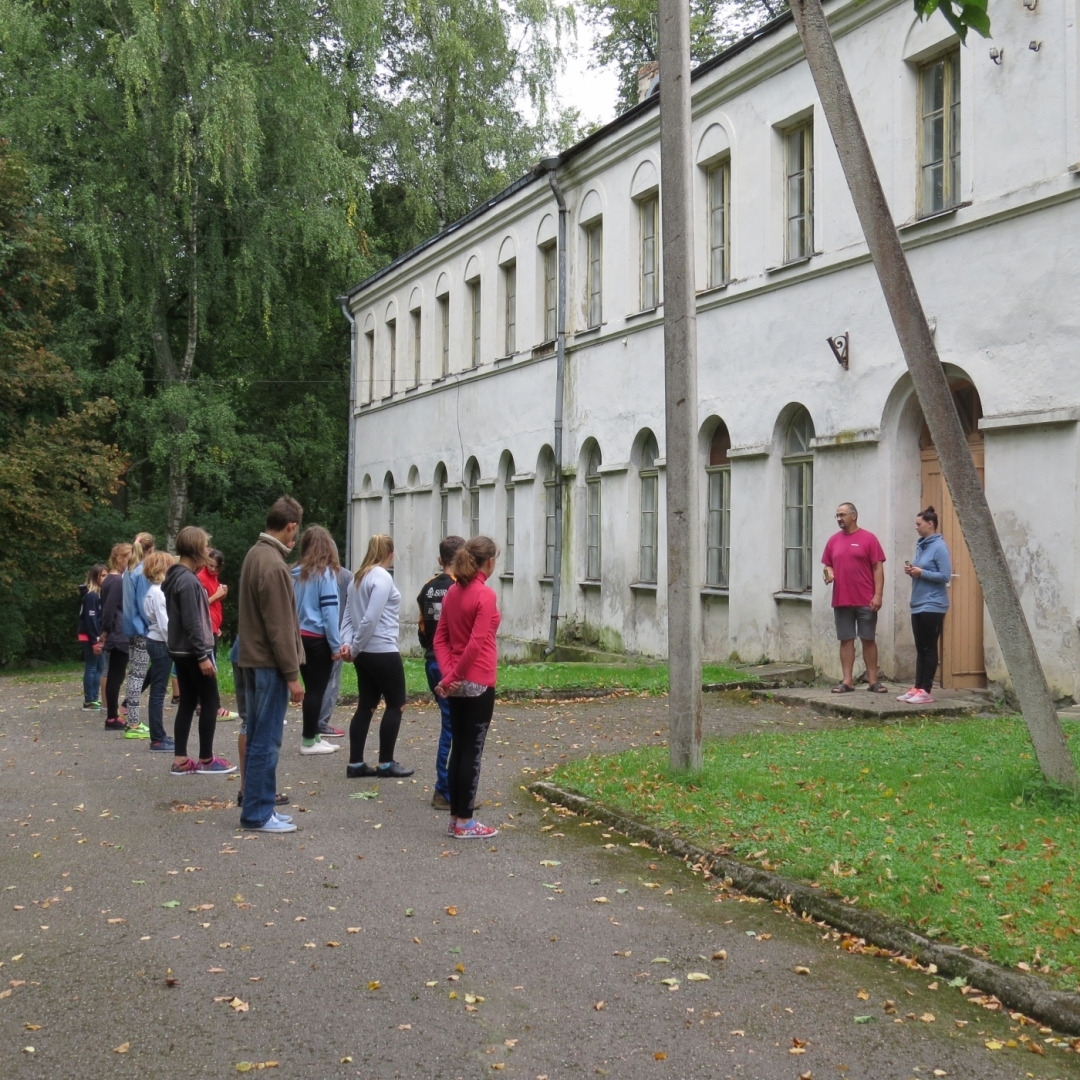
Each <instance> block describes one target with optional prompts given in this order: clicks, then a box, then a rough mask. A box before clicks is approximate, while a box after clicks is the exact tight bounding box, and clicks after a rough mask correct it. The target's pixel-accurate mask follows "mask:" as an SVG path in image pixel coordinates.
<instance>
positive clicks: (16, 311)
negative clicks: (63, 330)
mask: <svg viewBox="0 0 1080 1080" xmlns="http://www.w3.org/2000/svg"><path fill="white" fill-rule="evenodd" d="M62 257H63V244H62V243H61V242H60V240H59V238H58V237H57V236H56V235H55V233H53V231H52V229H51V227H50V225H49V223H48V222H47V221H46V220H45V219H44V218H43V217H42V216H41V215H40V214H38V213H37V212H36V209H35V207H34V206H33V199H32V194H31V185H30V175H29V171H28V169H27V167H26V164H25V163H24V162H23V161H22V160H21V159H20V158H19V157H18V156H16V155H12V154H11V153H10V152H9V151H8V149H7V147H6V145H5V144H3V143H0V386H2V387H3V390H2V392H0V519H2V520H3V522H4V540H5V543H4V545H3V547H0V609H2V610H3V612H4V617H3V618H2V619H0V663H4V662H6V661H7V660H8V659H9V658H10V657H12V656H15V655H19V654H20V653H21V652H22V651H23V649H24V648H25V644H26V638H27V631H28V625H27V624H28V620H30V618H31V613H32V612H33V611H34V609H35V608H36V607H38V606H39V605H41V604H42V603H43V602H48V601H50V600H53V599H55V598H57V597H58V596H62V595H64V593H65V592H69V591H70V594H71V595H73V593H74V590H73V589H72V585H71V582H70V580H69V578H68V573H67V571H68V566H67V563H66V560H67V559H69V558H70V557H71V556H73V555H74V554H75V553H77V552H78V550H79V540H80V537H79V534H80V528H81V526H82V524H83V522H84V520H85V518H86V515H87V513H88V511H89V510H90V509H91V508H92V506H93V505H94V504H95V503H96V502H97V503H100V502H101V501H103V500H105V499H107V498H109V497H110V496H112V495H114V494H115V493H116V490H117V487H118V484H119V480H120V476H121V475H122V473H123V471H124V469H125V467H126V462H125V461H124V458H123V455H122V454H121V453H120V451H119V450H118V449H117V448H116V447H115V446H111V445H109V444H107V443H106V442H105V441H104V440H103V439H102V433H103V431H104V429H105V428H106V427H107V424H108V422H109V421H110V420H111V418H112V415H113V413H114V406H113V403H112V402H111V401H110V400H109V399H108V398H104V397H103V398H98V399H97V400H93V401H91V400H88V399H87V398H86V396H85V395H84V394H83V390H82V385H81V383H80V381H79V380H78V379H77V378H75V376H74V373H73V372H72V370H71V369H70V368H69V367H68V365H67V364H66V363H64V361H63V360H62V359H61V358H60V357H59V356H57V355H56V354H55V353H54V352H51V351H50V350H49V348H48V342H49V338H50V335H51V330H52V323H51V321H50V315H51V313H52V311H53V309H54V308H55V307H56V305H57V303H58V302H59V300H60V298H61V297H62V296H63V294H64V293H65V292H66V291H67V290H69V289H70V288H71V271H70V268H69V267H68V266H67V265H66V264H65V263H64V262H63V258H62Z"/></svg>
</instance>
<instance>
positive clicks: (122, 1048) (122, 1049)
mask: <svg viewBox="0 0 1080 1080" xmlns="http://www.w3.org/2000/svg"><path fill="white" fill-rule="evenodd" d="M130 1049H131V1043H129V1042H123V1043H121V1044H120V1045H119V1046H114V1047H113V1053H114V1054H126V1053H127V1052H128V1051H129V1050H130Z"/></svg>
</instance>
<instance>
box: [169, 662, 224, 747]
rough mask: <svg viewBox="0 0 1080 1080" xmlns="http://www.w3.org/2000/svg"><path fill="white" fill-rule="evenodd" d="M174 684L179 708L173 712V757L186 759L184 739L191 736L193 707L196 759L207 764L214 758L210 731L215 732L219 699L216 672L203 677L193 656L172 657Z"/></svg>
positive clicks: (186, 739)
mask: <svg viewBox="0 0 1080 1080" xmlns="http://www.w3.org/2000/svg"><path fill="white" fill-rule="evenodd" d="M173 663H174V664H176V681H177V682H178V683H179V684H180V704H179V705H178V706H177V709H176V723H175V727H174V728H173V739H174V740H175V742H176V756H177V757H178V758H186V757H187V756H188V752H187V744H188V735H190V734H191V718H192V716H193V715H194V714H195V706H196V705H198V706H199V709H200V711H199V758H200V759H201V760H202V761H209V760H210V759H211V758H212V757H213V756H214V730H215V729H216V728H217V714H218V709H220V708H221V697H220V696H219V694H218V685H217V672H214V674H213V675H204V674H203V673H202V672H201V671H200V670H199V661H198V660H196V659H195V657H193V656H174V657H173Z"/></svg>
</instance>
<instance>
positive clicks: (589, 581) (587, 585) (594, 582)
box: [578, 578, 600, 589]
mask: <svg viewBox="0 0 1080 1080" xmlns="http://www.w3.org/2000/svg"><path fill="white" fill-rule="evenodd" d="M578 588H579V589H599V588H600V579H599V578H585V579H584V580H582V581H579V582H578Z"/></svg>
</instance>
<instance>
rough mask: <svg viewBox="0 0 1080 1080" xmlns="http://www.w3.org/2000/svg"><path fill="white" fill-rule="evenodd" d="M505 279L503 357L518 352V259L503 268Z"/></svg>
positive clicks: (505, 264) (512, 260)
mask: <svg viewBox="0 0 1080 1080" xmlns="http://www.w3.org/2000/svg"><path fill="white" fill-rule="evenodd" d="M502 278H503V355H504V356H513V355H514V353H516V352H517V259H511V260H510V262H508V263H504V264H503V267H502Z"/></svg>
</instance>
